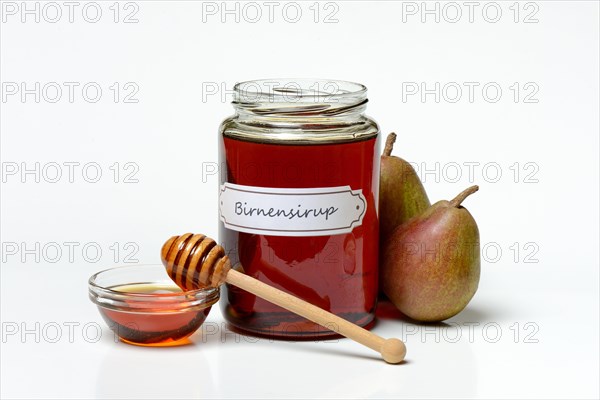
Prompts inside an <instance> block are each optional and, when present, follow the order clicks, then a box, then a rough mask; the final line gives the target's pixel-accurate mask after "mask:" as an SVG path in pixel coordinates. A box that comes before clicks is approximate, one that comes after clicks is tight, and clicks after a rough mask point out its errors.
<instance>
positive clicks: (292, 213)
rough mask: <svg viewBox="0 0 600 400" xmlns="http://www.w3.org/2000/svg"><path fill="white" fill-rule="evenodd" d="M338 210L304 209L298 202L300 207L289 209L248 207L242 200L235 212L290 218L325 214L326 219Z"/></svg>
mask: <svg viewBox="0 0 600 400" xmlns="http://www.w3.org/2000/svg"><path fill="white" fill-rule="evenodd" d="M336 211H338V208H336V207H326V208H306V209H303V208H302V205H301V204H298V208H297V209H294V208H289V209H277V208H273V207H270V208H261V207H248V206H247V203H246V202H244V203H243V204H242V202H241V201H238V202H236V203H235V213H236V214H237V215H246V216H250V217H252V216H262V217H271V218H277V217H285V218H288V219H294V218H309V217H315V218H318V217H320V216H325V220H328V219H329V217H330V216H331V215H333V214H335V212H336Z"/></svg>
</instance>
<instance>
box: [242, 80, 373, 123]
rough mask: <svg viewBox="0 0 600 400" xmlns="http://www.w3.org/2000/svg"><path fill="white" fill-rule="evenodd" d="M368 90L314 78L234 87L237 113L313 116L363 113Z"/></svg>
mask: <svg viewBox="0 0 600 400" xmlns="http://www.w3.org/2000/svg"><path fill="white" fill-rule="evenodd" d="M367 101H368V100H367V87H366V86H365V85H363V84H361V83H356V82H350V81H344V80H337V79H316V78H314V79H313V78H279V79H275V78H273V79H257V80H249V81H244V82H239V83H237V84H236V85H235V86H234V87H233V102H232V103H233V104H234V107H236V108H237V109H238V111H240V110H242V111H247V112H252V113H255V114H261V115H266V114H279V115H307V114H310V115H315V114H319V113H326V114H333V115H335V114H340V113H346V112H347V111H349V110H354V111H362V110H363V109H364V107H363V106H364V105H365V104H366V102H367Z"/></svg>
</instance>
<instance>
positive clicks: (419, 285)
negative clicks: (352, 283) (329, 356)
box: [381, 186, 481, 322]
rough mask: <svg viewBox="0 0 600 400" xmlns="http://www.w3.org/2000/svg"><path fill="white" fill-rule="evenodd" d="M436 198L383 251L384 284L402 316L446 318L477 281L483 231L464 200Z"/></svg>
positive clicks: (458, 309) (426, 319)
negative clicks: (439, 199) (480, 237)
mask: <svg viewBox="0 0 600 400" xmlns="http://www.w3.org/2000/svg"><path fill="white" fill-rule="evenodd" d="M477 190H479V187H478V186H472V187H470V188H468V189H466V190H465V191H463V192H461V193H460V194H459V195H458V196H456V197H455V198H454V199H453V200H451V201H446V200H442V201H438V202H437V203H435V204H434V205H432V206H431V207H429V208H428V209H427V210H425V211H424V212H423V213H422V214H419V215H417V216H415V217H413V218H412V219H410V220H409V221H407V222H405V223H404V224H402V225H401V226H399V227H398V228H397V229H396V230H395V231H394V232H393V233H392V235H391V236H390V238H389V240H388V242H387V244H386V245H385V248H384V251H383V258H382V263H381V287H382V289H383V292H384V293H385V294H386V295H387V297H388V298H389V299H390V301H391V302H392V303H393V304H394V305H395V306H396V307H397V308H398V310H400V311H401V312H402V313H403V314H404V315H406V316H408V317H410V318H412V319H414V320H417V321H423V322H434V321H443V320H445V319H448V318H450V317H453V316H454V315H456V314H458V313H459V312H461V311H462V310H463V309H464V308H465V307H466V306H467V304H468V303H469V301H470V300H471V299H472V298H473V295H474V294H475V292H476V291H477V287H478V285H479V275H480V265H481V261H480V256H479V229H478V228H477V223H476V222H475V219H474V218H473V216H472V215H471V214H470V213H469V211H468V210H467V209H466V208H464V207H462V206H461V203H462V202H463V200H465V199H466V198H467V197H468V196H469V195H471V194H473V193H475V192H476V191H477Z"/></svg>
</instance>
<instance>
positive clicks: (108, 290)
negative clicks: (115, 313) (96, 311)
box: [88, 264, 219, 312]
mask: <svg viewBox="0 0 600 400" xmlns="http://www.w3.org/2000/svg"><path fill="white" fill-rule="evenodd" d="M159 268H160V269H162V268H164V267H163V266H162V265H160V264H134V265H127V266H120V267H114V268H108V269H105V270H102V271H99V272H97V273H95V274H93V275H92V276H91V277H90V278H89V279H88V289H89V296H90V300H92V302H93V303H95V304H96V305H98V306H101V307H105V308H110V309H117V310H121V311H130V312H149V311H153V312H160V311H162V310H166V311H173V310H178V311H184V310H187V309H191V308H196V307H202V308H205V307H208V306H210V305H212V304H214V303H215V302H217V300H218V299H219V288H213V287H207V288H200V289H195V290H189V291H180V292H171V293H141V292H135V291H127V290H115V289H114V288H115V287H123V286H130V285H131V286H134V285H153V284H164V285H167V284H168V285H169V286H171V285H172V286H173V287H177V285H176V284H175V282H173V281H172V280H171V279H170V278H169V277H168V275H167V274H166V273H165V277H166V278H167V279H164V280H159V279H157V278H156V277H155V275H154V274H153V273H154V272H156V270H157V269H159ZM148 272H151V273H150V274H148ZM120 273H133V274H134V275H135V276H136V278H133V279H124V280H121V279H120V277H119V276H118V274H120ZM127 278H129V276H127ZM101 279H107V280H109V281H111V282H112V283H111V284H110V285H107V284H102V283H101V282H99V281H100V280H101ZM115 282H116V283H115Z"/></svg>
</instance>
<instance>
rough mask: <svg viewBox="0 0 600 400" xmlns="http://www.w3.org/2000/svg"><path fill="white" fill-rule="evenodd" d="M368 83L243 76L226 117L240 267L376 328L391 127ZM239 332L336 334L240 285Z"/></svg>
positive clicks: (227, 301) (229, 190) (223, 149)
mask: <svg viewBox="0 0 600 400" xmlns="http://www.w3.org/2000/svg"><path fill="white" fill-rule="evenodd" d="M366 104H367V89H366V87H365V86H363V85H360V84H357V83H352V82H345V81H327V80H300V79H279V80H276V79H274V80H260V81H248V82H243V83H239V84H237V85H236V86H235V87H234V101H233V106H234V108H235V111H236V113H235V114H234V115H233V116H231V117H229V118H227V119H225V120H224V121H223V123H222V124H221V126H220V144H219V157H220V165H222V166H226V174H223V173H222V174H221V182H220V191H219V219H220V225H219V227H220V228H219V239H220V242H221V245H222V246H223V247H224V248H225V251H226V252H227V254H228V256H229V257H230V258H231V261H232V265H234V267H235V268H239V269H241V270H243V271H244V272H245V273H246V274H248V275H250V276H252V277H254V278H256V279H258V280H260V281H262V282H265V283H267V284H269V285H272V286H275V287H277V288H279V289H281V290H283V291H286V292H288V293H291V294H293V295H295V296H297V297H300V298H302V299H304V300H306V301H308V302H310V303H312V304H314V305H316V306H318V307H321V308H323V309H325V310H328V311H330V312H332V313H334V314H337V315H339V316H341V317H342V318H345V319H347V320H350V321H352V322H354V323H356V324H358V325H360V326H363V327H366V328H370V327H371V326H372V324H373V322H374V318H375V315H374V311H375V306H376V298H377V268H378V264H377V261H378V260H377V258H378V235H379V220H378V193H379V137H380V135H379V127H378V126H377V124H376V123H375V122H374V121H373V120H372V119H370V118H369V117H367V116H365V115H364V111H365V109H366ZM223 289H224V290H223V296H222V301H221V305H222V310H223V314H224V316H225V318H226V319H227V321H228V322H229V323H230V324H232V325H233V326H234V327H235V328H238V329H239V330H242V331H246V332H250V333H254V334H259V335H266V336H270V337H281V338H316V337H321V336H329V335H332V334H333V332H332V331H330V330H328V329H325V328H323V327H320V326H318V325H316V324H314V323H313V322H310V321H307V320H305V319H303V318H302V317H299V316H297V315H295V314H292V313H290V312H288V311H286V310H284V309H282V308H279V307H278V306H275V305H273V304H271V303H269V302H267V301H265V300H263V299H260V298H257V297H256V296H254V295H252V294H250V293H248V292H246V291H244V290H242V289H239V288H236V287H233V286H231V285H227V286H226V288H223Z"/></svg>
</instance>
